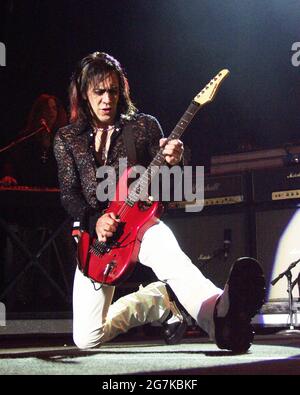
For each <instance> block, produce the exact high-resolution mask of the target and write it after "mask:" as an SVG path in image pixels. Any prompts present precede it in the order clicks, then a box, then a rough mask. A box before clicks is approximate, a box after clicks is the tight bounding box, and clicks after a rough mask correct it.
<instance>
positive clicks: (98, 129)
mask: <svg viewBox="0 0 300 395" xmlns="http://www.w3.org/2000/svg"><path fill="white" fill-rule="evenodd" d="M114 128H115V125H110V126H108V127H105V128H96V127H94V133H95V134H97V133H98V132H100V133H103V132H110V131H111V130H113V129H114Z"/></svg>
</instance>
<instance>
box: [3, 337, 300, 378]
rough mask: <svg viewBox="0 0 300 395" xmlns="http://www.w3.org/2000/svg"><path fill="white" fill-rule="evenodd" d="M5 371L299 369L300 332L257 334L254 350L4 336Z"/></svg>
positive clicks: (202, 343) (202, 340) (196, 341)
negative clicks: (90, 344) (86, 344)
mask: <svg viewBox="0 0 300 395" xmlns="http://www.w3.org/2000/svg"><path fill="white" fill-rule="evenodd" d="M0 340H1V343H2V347H1V350H0V375H1V376H3V375H96V376H102V378H104V376H111V375H182V376H184V375H213V374H226V375H237V374H247V375H250V374H251V375H270V374H272V375H274V374H276V375H280V374H285V375H286V374H288V375H292V374H293V375H299V374H300V336H296V335H290V336H287V335H281V334H280V333H275V334H268V335H256V336H255V341H254V344H253V345H252V347H251V348H250V350H249V351H248V353H246V354H243V355H234V354H232V353H231V352H229V351H223V350H219V349H218V348H217V347H216V346H215V345H214V344H213V343H212V342H210V341H209V340H208V338H207V337H198V338H197V337H193V338H185V339H184V340H183V342H182V344H179V345H174V346H169V345H165V344H164V343H163V341H161V340H157V339H139V340H137V341H135V340H134V339H130V337H128V338H127V339H126V336H125V337H123V338H122V336H119V338H118V339H116V340H115V341H113V342H110V343H107V344H104V345H103V346H101V347H100V348H99V349H94V350H89V351H81V350H78V349H77V348H76V347H75V346H74V344H73V342H72V339H71V337H70V336H63V337H58V338H56V337H49V336H48V337H47V336H46V337H37V336H35V337H32V338H30V337H23V338H22V337H20V336H16V337H9V338H6V339H3V338H2V339H1V338H0Z"/></svg>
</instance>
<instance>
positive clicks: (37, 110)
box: [22, 93, 68, 134]
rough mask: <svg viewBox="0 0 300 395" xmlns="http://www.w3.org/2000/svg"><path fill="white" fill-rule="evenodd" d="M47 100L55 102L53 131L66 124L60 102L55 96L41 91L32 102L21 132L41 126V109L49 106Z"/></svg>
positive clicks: (27, 131)
mask: <svg viewBox="0 0 300 395" xmlns="http://www.w3.org/2000/svg"><path fill="white" fill-rule="evenodd" d="M49 100H54V101H55V104H56V110H57V116H56V120H55V124H54V125H53V131H56V130H57V129H59V128H60V127H62V126H65V125H67V123H68V116H67V113H66V110H65V109H64V106H63V104H62V102H61V101H60V100H59V99H58V98H57V97H56V96H52V95H49V94H48V93H42V94H41V95H40V96H39V97H38V98H37V99H36V100H35V102H34V103H33V105H32V107H31V110H30V113H29V115H28V118H27V124H26V127H25V130H24V131H22V134H27V133H30V132H33V131H34V130H36V129H38V128H39V127H41V118H42V117H43V111H44V110H45V109H46V108H47V107H48V106H49Z"/></svg>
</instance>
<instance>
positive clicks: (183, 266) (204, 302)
mask: <svg viewBox="0 0 300 395" xmlns="http://www.w3.org/2000/svg"><path fill="white" fill-rule="evenodd" d="M139 261H140V262H141V263H142V264H143V265H145V266H148V267H150V268H151V269H152V270H153V271H154V273H155V274H156V276H157V277H158V279H159V280H161V281H166V282H167V283H168V284H169V285H170V287H171V288H172V290H173V291H174V293H175V294H176V296H177V298H178V300H179V301H180V302H181V304H182V305H183V306H184V307H185V309H186V310H187V311H188V313H189V314H190V315H191V316H192V317H193V318H194V319H195V320H196V321H197V323H198V324H199V326H200V327H201V328H202V329H203V330H205V331H206V332H207V333H208V334H209V335H210V337H211V338H214V323H213V311H214V307H215V303H216V300H217V298H218V296H219V295H220V294H221V293H222V290H221V289H219V288H217V287H216V286H215V285H214V284H213V283H212V282H211V281H210V280H208V279H207V278H205V277H204V276H203V275H202V273H201V272H200V271H199V269H198V268H197V267H196V266H195V265H194V264H193V263H192V262H191V260H190V259H189V258H188V257H187V256H186V255H185V254H184V253H183V251H182V250H181V249H180V247H179V245H178V243H177V241H176V239H175V237H174V235H173V233H172V231H171V230H170V229H169V228H168V227H167V226H166V225H165V224H164V223H163V222H162V221H160V222H159V223H158V224H156V225H153V226H152V227H151V228H149V229H148V230H147V231H146V232H145V234H144V236H143V239H142V243H141V248H140V252H139ZM96 289H97V284H93V283H92V281H91V280H90V279H89V278H87V277H85V276H84V275H83V274H82V273H81V272H80V271H79V269H78V268H77V269H76V274H75V280H74V289H73V314H74V315H73V336H74V342H75V344H76V345H77V346H78V347H80V348H90V347H96V346H98V345H100V344H101V343H103V342H105V341H108V340H109V339H112V338H113V337H115V336H117V335H118V334H119V333H124V332H127V331H128V330H129V329H130V328H132V327H135V326H138V325H142V324H145V323H149V322H153V321H160V322H163V321H164V319H165V318H166V317H167V316H168V315H169V312H170V310H172V309H171V307H170V303H169V298H168V295H167V292H166V288H165V286H164V284H163V283H162V282H160V281H158V282H156V283H152V284H150V285H148V286H147V287H145V288H143V287H140V289H139V290H138V291H137V292H134V293H132V294H129V295H127V296H124V297H122V298H120V299H118V300H117V301H116V302H114V303H113V304H111V302H112V298H113V294H114V287H112V286H103V287H102V288H101V289H100V290H96Z"/></svg>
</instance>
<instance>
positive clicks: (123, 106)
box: [69, 52, 137, 122]
mask: <svg viewBox="0 0 300 395" xmlns="http://www.w3.org/2000/svg"><path fill="white" fill-rule="evenodd" d="M111 72H114V73H116V75H117V76H118V79H119V86H120V97H119V102H118V108H117V117H118V118H125V119H131V118H132V117H133V116H134V114H135V113H136V112H137V109H136V107H135V106H134V104H133V103H132V101H131V98H130V93H129V84H128V80H127V78H126V76H125V72H124V70H123V68H122V67H121V65H120V63H119V62H118V61H117V60H116V59H115V58H113V57H112V56H110V55H108V54H107V53H105V52H94V53H92V54H90V55H88V56H86V57H85V58H83V59H82V60H81V62H80V63H79V64H78V66H77V69H76V70H75V72H74V73H73V75H72V77H71V84H70V88H69V99H70V121H71V122H76V121H86V120H90V119H91V113H90V109H89V106H88V103H87V100H86V94H87V90H88V88H89V85H90V83H94V84H96V83H98V82H100V81H102V80H103V78H105V76H106V75H107V74H108V73H111Z"/></svg>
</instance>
